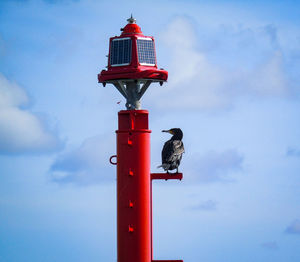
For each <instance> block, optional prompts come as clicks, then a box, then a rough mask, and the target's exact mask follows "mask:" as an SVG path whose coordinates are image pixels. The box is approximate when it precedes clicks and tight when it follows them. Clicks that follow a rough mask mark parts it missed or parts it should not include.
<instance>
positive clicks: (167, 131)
mask: <svg viewBox="0 0 300 262" xmlns="http://www.w3.org/2000/svg"><path fill="white" fill-rule="evenodd" d="M161 132H165V133H170V134H173V132H172V131H171V130H162V131H161Z"/></svg>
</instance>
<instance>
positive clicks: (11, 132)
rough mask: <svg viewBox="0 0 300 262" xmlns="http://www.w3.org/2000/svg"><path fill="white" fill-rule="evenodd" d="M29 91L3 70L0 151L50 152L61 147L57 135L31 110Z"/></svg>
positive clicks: (0, 97)
mask: <svg viewBox="0 0 300 262" xmlns="http://www.w3.org/2000/svg"><path fill="white" fill-rule="evenodd" d="M28 103H29V98H28V96H27V94H26V92H25V91H24V90H23V89H22V88H20V87H19V86H18V85H17V84H15V83H13V82H10V81H8V80H7V79H6V78H5V77H4V76H3V75H1V74H0V153H2V154H21V153H39V152H50V151H54V150H57V149H58V148H60V146H61V143H60V141H59V140H58V138H57V137H56V136H55V135H53V134H51V133H50V132H48V131H47V130H46V128H45V126H44V125H43V123H42V122H41V120H40V119H39V118H38V117H37V116H36V115H34V114H33V113H31V112H30V111H28V110H25V109H23V108H24V107H25V106H27V105H28Z"/></svg>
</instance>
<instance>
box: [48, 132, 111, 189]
mask: <svg viewBox="0 0 300 262" xmlns="http://www.w3.org/2000/svg"><path fill="white" fill-rule="evenodd" d="M114 145H115V143H114V136H113V134H111V135H107V134H106V135H98V136H95V137H91V138H87V139H86V140H85V141H84V142H83V143H82V144H81V145H80V146H79V147H78V148H76V149H74V150H71V151H69V152H66V153H63V154H61V155H59V156H58V157H57V158H56V160H55V161H54V163H53V164H52V165H51V167H50V170H49V171H50V174H51V179H52V181H54V182H57V183H75V184H79V185H89V184H95V183H101V182H107V181H113V180H114V179H115V170H114V168H112V166H111V164H110V163H109V158H110V156H112V155H114V153H115V147H114Z"/></svg>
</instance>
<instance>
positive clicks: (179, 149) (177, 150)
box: [173, 140, 184, 155]
mask: <svg viewBox="0 0 300 262" xmlns="http://www.w3.org/2000/svg"><path fill="white" fill-rule="evenodd" d="M173 147H174V154H175V155H182V154H183V153H184V146H183V143H182V141H180V140H174V141H173Z"/></svg>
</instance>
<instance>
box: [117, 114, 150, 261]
mask: <svg viewBox="0 0 300 262" xmlns="http://www.w3.org/2000/svg"><path fill="white" fill-rule="evenodd" d="M116 133H117V256H118V262H151V261H152V228H151V227H152V225H151V221H152V218H151V194H150V185H151V177H150V133H151V131H150V130H149V129H148V111H146V110H124V111H120V112H119V128H118V130H117V131H116Z"/></svg>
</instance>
